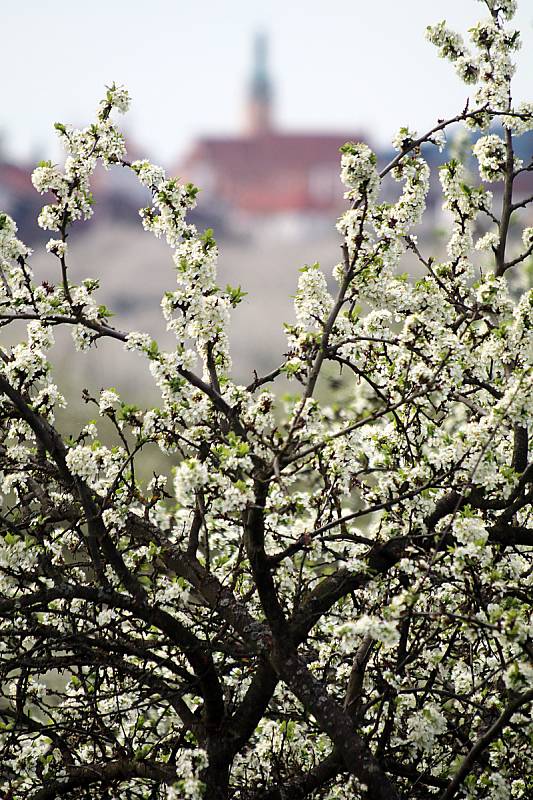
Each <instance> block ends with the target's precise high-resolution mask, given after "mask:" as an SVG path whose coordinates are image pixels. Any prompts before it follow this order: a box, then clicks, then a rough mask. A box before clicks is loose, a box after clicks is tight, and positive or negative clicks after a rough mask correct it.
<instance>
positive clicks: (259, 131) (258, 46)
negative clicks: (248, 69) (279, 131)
mask: <svg viewBox="0 0 533 800" xmlns="http://www.w3.org/2000/svg"><path fill="white" fill-rule="evenodd" d="M267 51H268V41H267V37H266V35H265V34H264V33H257V34H256V35H255V38H254V47H253V70H252V79H251V81H250V87H249V93H248V108H247V112H248V113H247V130H248V133H249V134H250V136H262V135H263V136H264V135H265V134H267V133H269V132H270V131H271V130H272V86H271V83H270V78H269V75H268V66H267Z"/></svg>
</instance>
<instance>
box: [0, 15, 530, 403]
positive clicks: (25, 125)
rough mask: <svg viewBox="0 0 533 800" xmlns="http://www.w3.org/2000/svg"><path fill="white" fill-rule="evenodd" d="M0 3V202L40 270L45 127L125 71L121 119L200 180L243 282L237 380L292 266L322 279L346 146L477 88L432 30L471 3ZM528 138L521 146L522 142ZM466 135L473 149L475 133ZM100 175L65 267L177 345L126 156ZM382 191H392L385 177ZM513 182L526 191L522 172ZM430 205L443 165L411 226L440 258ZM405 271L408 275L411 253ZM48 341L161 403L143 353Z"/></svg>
mask: <svg viewBox="0 0 533 800" xmlns="http://www.w3.org/2000/svg"><path fill="white" fill-rule="evenodd" d="M1 12H2V13H1V25H2V51H1V54H0V63H1V66H2V76H3V81H2V111H1V112H0V209H2V210H5V211H8V213H10V214H11V215H12V216H14V218H15V219H16V220H17V222H18V224H19V229H20V233H21V236H22V238H23V239H24V240H25V241H26V242H27V243H28V244H30V246H32V247H33V248H34V249H35V255H34V257H33V259H32V264H33V267H34V270H35V272H36V278H37V280H39V281H40V280H45V279H46V280H54V279H56V278H57V276H56V274H55V271H56V269H57V261H56V259H55V258H53V257H52V256H49V255H47V254H46V253H45V252H43V251H44V243H45V242H46V241H47V239H48V238H49V235H48V234H47V233H46V232H43V231H40V230H39V229H38V227H37V225H36V217H37V214H38V211H39V208H40V206H41V205H42V202H43V201H42V198H40V196H39V195H38V194H37V193H36V192H35V190H34V189H33V187H32V185H31V181H30V174H31V170H32V168H33V166H34V165H35V163H36V162H37V161H39V160H40V159H52V160H53V161H55V162H60V161H61V160H62V154H61V152H60V151H59V149H58V145H57V142H56V137H55V135H54V130H53V123H54V122H56V121H60V122H64V123H66V122H68V123H72V124H74V125H75V126H84V125H86V124H88V123H89V122H90V121H91V120H92V119H93V116H94V109H95V107H96V105H97V103H98V100H99V99H100V98H101V97H102V96H103V95H104V93H105V85H106V84H110V83H111V82H113V81H116V82H117V83H123V84H125V85H126V86H127V87H128V89H129V90H130V92H131V95H132V98H133V104H132V109H131V111H130V112H129V113H128V115H127V116H126V117H125V118H123V119H122V120H121V124H122V126H123V130H124V131H125V134H126V139H127V143H128V150H129V155H130V157H131V158H132V159H134V158H148V159H149V160H151V161H153V162H155V163H160V164H162V165H163V166H164V167H165V168H166V169H167V170H168V172H169V173H170V174H175V175H179V176H180V177H182V178H183V179H184V180H192V181H193V182H195V183H196V184H197V185H198V186H199V187H200V189H201V193H200V195H199V204H198V209H197V210H196V212H195V215H194V221H195V222H196V223H197V224H198V226H199V227H201V228H202V227H212V228H213V229H214V231H215V235H216V238H217V240H218V243H219V247H220V251H221V258H220V283H221V284H222V285H225V284H226V283H228V282H229V283H231V284H232V285H239V284H240V285H241V286H242V288H243V290H245V291H246V292H248V294H247V296H246V298H245V300H244V302H243V303H242V305H241V306H240V307H239V308H238V309H237V311H236V312H235V314H234V319H233V325H232V339H233V344H234V361H235V377H236V378H237V380H239V381H249V380H251V378H252V371H253V369H257V371H258V372H259V373H262V372H264V371H268V370H269V369H271V368H272V367H274V366H276V365H277V364H278V363H279V362H280V360H281V358H282V354H283V352H284V347H285V338H284V335H283V327H282V323H283V321H291V320H292V308H291V295H293V294H294V292H295V289H296V284H297V279H298V269H299V268H300V267H301V266H302V265H304V264H306V263H313V262H315V261H319V262H320V263H321V265H322V266H323V268H324V270H325V271H326V273H327V274H328V275H329V274H330V273H331V269H332V267H333V266H334V265H335V264H336V263H337V262H338V261H339V260H340V239H339V237H338V235H337V233H336V231H335V222H336V219H337V217H338V216H339V214H340V213H342V210H343V208H344V207H345V204H344V201H343V199H342V194H343V192H342V187H341V184H340V181H339V178H338V173H339V152H338V148H339V146H340V145H341V144H343V143H344V142H345V141H347V140H353V139H355V140H362V141H365V142H367V143H368V144H369V145H370V146H371V147H372V148H373V149H374V150H375V151H376V153H377V154H378V159H379V162H380V164H381V165H383V164H385V163H386V162H387V161H388V160H389V159H390V158H391V157H392V156H393V152H392V151H391V148H390V144H389V143H390V140H391V138H392V136H393V135H394V134H395V133H396V131H397V130H398V129H399V127H401V126H402V125H409V126H410V127H411V128H414V129H416V130H418V131H419V132H420V133H422V132H424V131H425V130H426V129H428V128H430V127H432V126H433V125H434V124H435V123H436V120H437V118H440V117H447V116H453V115H454V114H456V113H458V112H460V111H461V110H462V108H463V107H464V105H465V100H466V97H467V94H468V92H467V89H468V87H465V86H464V84H462V83H461V82H460V81H459V79H458V78H457V77H456V76H455V73H454V70H453V67H452V66H451V65H449V64H448V63H445V62H443V61H441V60H439V59H438V58H437V55H436V52H435V49H434V48H433V47H432V46H431V45H430V44H429V43H427V42H426V40H425V38H424V31H425V28H426V26H427V25H428V24H430V23H434V22H436V21H438V20H440V19H442V18H444V17H445V18H446V20H447V23H448V24H449V25H450V26H451V27H452V28H455V29H457V30H459V31H461V32H463V33H466V31H467V29H468V27H469V26H471V25H472V24H474V23H475V22H476V21H477V19H478V18H480V17H483V16H485V10H484V8H483V6H482V5H481V4H480V3H479V2H475V0H441V1H439V0H435V2H431V3H428V2H427V0H404V2H395V1H394V0H373V2H371V3H366V2H362V0H328V2H327V3H325V2H324V0H306V2H303V0H297V2H292V3H291V2H287V0H285V2H282V0H268V2H266V1H265V0H264V1H263V2H256V0H225V2H223V3H221V2H219V1H218V0H196V2H185V1H184V0H151V3H150V4H147V3H146V2H144V1H141V0H127V1H126V0H107V1H106V2H104V0H92V2H91V3H81V2H73V1H72V0H24V1H23V2H20V3H13V2H6V3H2V4H1ZM532 22H533V8H532V6H531V0H522V2H521V3H520V10H519V13H518V15H517V19H516V23H517V26H518V27H520V29H521V31H522V39H523V47H522V50H521V52H520V54H519V57H518V74H517V77H516V80H515V97H516V100H522V99H528V100H531V99H533V86H532V80H531V78H532V76H533V27H532ZM454 136H455V134H453V133H452V135H451V137H450V140H449V142H448V145H447V147H446V149H445V151H444V152H443V153H438V151H437V150H436V148H428V149H427V151H426V156H427V158H428V159H429V160H430V162H431V163H432V165H433V166H435V167H436V166H437V165H438V163H441V162H442V161H444V160H447V159H448V158H449V157H450V147H451V148H453V147H455V148H457V147H459V144H458V143H457V141H455V143H454ZM519 143H520V144H519V147H520V153H519V154H520V155H521V156H522V157H523V158H529V159H531V157H532V155H533V137H532V136H523V137H521V139H520V140H519ZM461 146H462V148H463V151H464V153H465V157H468V148H469V145H468V143H466V145H465V143H464V142H463V144H462V145H461ZM465 148H466V150H465ZM93 188H94V196H95V201H96V206H95V209H96V210H95V216H94V218H93V220H92V221H90V222H89V223H85V224H78V225H77V226H75V229H74V230H73V234H72V237H71V240H70V253H71V257H70V261H71V264H72V276H71V277H72V280H75V281H79V280H81V279H83V278H84V277H89V276H90V277H96V278H99V279H100V281H101V290H100V296H101V302H102V303H105V304H106V305H108V307H110V308H111V309H112V310H113V311H114V312H115V313H116V317H115V319H114V322H115V324H116V325H118V326H119V327H122V328H124V329H129V330H132V329H134V330H147V331H148V332H150V333H151V334H152V335H155V336H156V337H157V338H158V340H159V341H160V342H161V343H162V344H163V345H165V344H170V342H169V340H168V339H167V338H166V334H165V332H164V326H163V324H162V321H161V316H160V309H159V301H160V298H161V295H162V294H163V292H164V291H165V290H167V289H172V287H173V265H172V260H171V257H170V253H169V251H168V249H167V248H166V246H165V245H163V244H162V243H161V242H159V241H157V240H155V239H154V238H153V237H152V236H151V235H150V234H148V233H145V232H144V231H143V229H142V227H141V224H140V220H139V217H138V209H139V208H140V207H141V206H142V205H145V204H146V202H147V198H146V195H145V194H144V193H143V190H142V189H141V188H140V187H139V186H138V185H137V184H136V182H135V180H134V179H133V178H132V176H131V175H128V174H126V173H124V172H123V171H121V170H119V169H117V170H112V171H110V172H104V171H103V170H101V171H98V172H97V173H96V174H95V177H94V187H93ZM384 191H385V194H387V193H390V196H391V197H392V192H393V191H394V187H393V186H390V185H388V184H386V185H385V187H384ZM519 191H520V192H521V193H523V194H524V195H530V194H533V173H525V175H524V176H523V181H522V183H521V185H520V186H519ZM440 202H441V201H440V191H439V186H438V178H437V170H436V169H434V170H433V182H432V188H431V192H430V196H429V202H428V205H429V211H428V214H427V216H426V218H425V222H424V224H423V225H422V227H421V229H420V231H419V232H418V235H419V242H420V243H421V247H422V249H423V250H424V251H425V252H427V251H428V249H429V247H431V248H432V249H431V252H432V253H433V254H434V255H437V257H438V255H439V253H442V251H443V244H444V242H445V236H444V234H445V229H446V219H445V218H444V217H443V215H442V212H441V209H440ZM405 270H409V271H411V272H415V271H416V265H415V264H414V263H412V261H410V260H409V257H408V256H406V263H405V264H403V265H402V269H401V271H405ZM1 335H2V336H4V335H6V336H8V334H7V333H6V332H5V331H2V332H1ZM59 339H60V341H59V345H60V346H59V349H58V355H57V358H58V361H59V367H60V369H61V372H62V374H63V377H64V379H65V380H67V381H70V382H71V383H72V387H73V390H75V391H78V390H79V387H80V386H82V385H83V386H88V388H89V389H90V390H92V391H97V389H98V388H99V387H102V386H106V385H114V386H118V387H119V388H122V389H127V390H130V391H132V392H134V393H136V395H137V396H138V399H139V400H141V401H143V400H145V399H146V400H150V399H153V398H152V397H150V390H149V384H150V381H149V380H148V378H146V380H145V379H144V373H143V378H142V379H141V377H140V375H139V369H141V367H140V362H139V361H138V360H137V358H136V357H135V356H131V358H130V357H127V358H123V357H120V358H117V345H116V344H115V343H109V345H108V344H106V343H104V345H103V346H99V354H100V355H103V356H104V358H103V359H102V358H100V357H99V358H97V359H95V357H94V354H90V353H89V354H86V355H83V356H81V357H79V356H76V357H74V350H73V347H72V345H71V343H70V341H69V339H68V337H64V339H62V338H61V337H59ZM143 369H144V367H143Z"/></svg>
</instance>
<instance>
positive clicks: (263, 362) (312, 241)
mask: <svg viewBox="0 0 533 800" xmlns="http://www.w3.org/2000/svg"><path fill="white" fill-rule="evenodd" d="M324 125H325V127H326V128H327V121H325V122H324ZM349 140H356V141H365V142H366V143H367V144H369V145H370V146H371V147H372V148H373V149H374V150H375V151H376V152H377V155H378V159H379V163H380V164H386V163H387V162H388V161H389V160H390V159H391V158H392V157H393V156H394V154H395V153H394V151H393V150H392V149H390V150H387V149H383V148H379V147H376V146H375V144H374V143H373V141H372V131H365V130H359V129H358V127H357V110H356V109H354V127H353V129H352V130H345V131H331V132H327V133H324V132H319V133H317V132H313V131H302V132H301V133H294V132H291V133H288V132H285V131H283V130H280V129H279V128H278V126H277V124H276V117H275V87H273V86H272V83H271V80H270V77H269V65H268V42H267V39H266V37H265V36H263V35H258V36H256V38H255V40H254V42H253V48H252V58H251V69H250V75H249V79H248V85H247V86H246V87H244V91H243V123H242V126H241V128H240V130H239V131H238V132H237V133H236V134H235V135H234V136H224V137H219V136H216V135H205V136H200V137H198V139H197V140H196V141H195V142H193V144H192V146H191V147H190V148H189V150H188V151H187V152H186V153H184V154H183V155H182V156H181V157H179V158H177V159H176V162H175V163H173V164H168V165H165V166H167V167H168V172H169V173H170V174H175V175H178V176H180V177H181V178H182V179H184V180H190V181H192V182H194V183H195V184H196V185H198V186H199V187H200V189H201V192H200V195H199V203H198V208H197V209H196V210H195V212H194V213H193V216H192V221H194V222H195V223H196V224H197V225H198V226H199V227H200V228H205V227H211V228H213V229H214V231H215V235H216V238H217V240H218V243H219V248H220V252H221V257H220V282H221V284H222V285H225V284H226V283H230V284H231V285H241V286H242V288H243V290H244V291H246V292H247V293H248V294H247V296H246V298H245V300H244V302H243V303H242V305H241V306H240V307H239V308H238V309H237V310H236V312H235V315H234V320H233V326H232V340H233V352H234V361H235V376H236V378H237V379H238V380H241V381H247V380H249V379H251V377H252V371H253V369H256V370H257V371H258V372H259V373H261V372H263V371H268V370H269V369H271V368H272V367H274V366H276V365H277V364H278V363H279V361H280V360H281V357H282V354H283V352H284V348H285V338H284V334H283V322H284V321H291V319H292V308H291V295H294V292H295V290H296V284H297V280H298V269H299V268H300V267H301V266H303V265H304V264H306V263H314V262H316V261H318V262H320V264H321V265H322V266H323V268H324V269H325V270H326V272H327V273H328V274H330V273H331V269H332V267H333V266H334V265H335V264H336V263H337V262H338V261H339V258H340V239H339V236H338V234H337V233H336V230H335V222H336V219H337V217H338V216H339V215H340V213H342V211H343V209H344V208H345V201H344V200H343V188H342V186H341V183H340V180H339V159H340V156H339V147H340V146H341V145H342V144H343V143H344V142H346V141H349ZM454 146H455V147H456V148H457V147H462V148H463V157H465V158H468V155H469V151H470V150H471V143H468V142H466V144H465V142H464V141H463V142H462V144H461V143H459V145H458V144H457V142H456V143H455V145H454V142H453V137H452V140H451V141H450V143H448V144H447V145H446V147H445V149H444V151H443V152H441V153H439V151H438V149H437V148H436V147H432V146H430V147H428V148H427V149H426V150H425V156H426V158H427V159H428V161H429V162H430V165H431V166H432V176H433V177H432V184H431V190H430V194H429V198H428V213H427V214H426V216H425V219H424V223H423V226H422V227H421V229H420V230H419V231H418V236H419V241H420V242H421V243H422V245H423V246H424V247H425V246H429V245H431V247H432V251H431V252H432V253H433V254H435V251H436V254H437V255H438V254H439V248H440V251H441V252H442V247H443V244H442V243H443V241H444V239H443V231H445V228H446V219H445V217H443V214H442V211H441V202H442V200H441V195H440V186H439V183H438V169H436V167H437V166H438V164H439V163H442V162H444V161H446V160H447V159H448V158H449V157H450V148H453V147H454ZM465 148H466V150H465ZM519 148H520V149H519V152H518V153H517V154H518V156H520V157H522V158H524V159H527V161H528V162H529V161H530V160H531V157H532V155H533V136H527V135H526V136H523V137H521V138H520V139H519ZM128 153H129V157H130V158H131V159H135V158H146V157H148V158H150V160H153V161H155V162H157V154H154V153H145V152H141V151H140V148H139V147H138V146H137V145H136V144H135V141H132V140H130V141H128ZM32 168H33V165H21V164H16V163H12V162H11V161H10V158H9V156H8V154H7V153H2V152H1V151H0V209H2V210H5V211H7V212H8V213H9V214H11V215H12V216H13V217H14V218H15V219H16V221H17V223H18V225H19V230H20V234H21V237H22V238H23V239H24V240H25V241H26V242H27V243H28V244H29V245H30V246H32V247H33V248H34V249H35V255H34V257H33V259H32V264H33V268H34V270H35V272H36V278H37V279H38V280H49V281H50V280H51V281H53V280H54V279H55V278H56V276H55V270H56V269H57V262H56V261H55V259H54V258H53V257H51V256H49V255H47V254H46V253H45V252H44V247H43V246H42V245H44V243H45V242H46V240H47V238H49V237H48V235H47V233H46V232H43V231H41V230H40V229H39V228H38V227H37V223H36V218H37V215H38V212H39V209H40V207H41V205H42V202H43V200H42V198H41V197H40V196H39V195H38V194H37V193H36V192H35V190H34V188H33V186H32V184H31V180H30V175H31V170H32ZM518 189H519V192H520V193H521V194H523V195H524V196H529V195H532V194H533V172H524V173H523V174H522V175H521V176H520V184H519V186H518ZM397 190H398V189H397V185H396V184H394V182H393V181H391V182H390V183H385V185H384V192H385V197H387V196H389V197H390V199H392V198H393V197H394V195H395V192H397ZM93 194H94V197H95V215H94V217H93V219H92V220H91V221H90V222H89V223H84V224H81V225H77V226H76V228H75V230H74V231H73V234H72V236H71V239H70V245H69V246H70V261H71V264H72V280H75V281H78V280H82V279H83V278H84V277H88V276H90V277H95V278H98V279H99V280H100V282H101V297H102V302H104V303H105V304H106V305H107V306H108V307H109V308H110V309H112V310H113V311H114V312H115V313H116V317H115V320H114V321H115V324H117V325H118V326H119V327H123V328H124V329H127V330H146V331H148V332H150V333H151V334H152V335H155V336H156V337H157V338H158V340H159V341H161V342H162V344H163V345H165V344H166V343H168V339H166V334H165V331H164V325H163V322H162V320H161V315H160V312H159V302H160V298H161V296H162V294H163V292H164V291H165V290H168V289H170V288H172V284H173V271H172V261H171V258H170V256H169V252H168V249H167V248H166V246H165V245H164V244H163V243H162V242H160V241H157V240H155V239H154V238H153V237H152V236H151V235H150V234H148V233H146V232H144V231H143V229H142V226H141V225H140V220H139V216H138V209H139V208H140V207H142V206H144V205H146V204H147V202H148V197H147V195H146V193H145V190H144V189H142V187H140V186H139V185H138V184H137V183H136V181H135V179H134V177H133V176H132V175H131V174H129V173H127V172H125V171H122V170H120V169H118V168H117V169H113V170H110V171H108V172H106V171H105V170H103V169H101V170H98V171H97V173H96V174H95V176H94V182H93ZM406 258H407V261H406V263H405V264H404V265H402V271H404V270H408V271H416V264H415V263H414V262H412V261H410V260H409V256H407V257H406ZM102 349H103V350H104V352H105V353H106V358H105V360H104V362H102V360H101V358H98V359H95V358H94V354H92V355H91V354H87V355H84V356H83V357H82V358H74V357H73V356H74V351H73V348H72V345H71V344H70V342H68V343H67V341H66V340H65V342H62V343H61V347H60V348H59V354H60V355H59V361H60V364H59V366H60V368H61V371H62V373H63V374H64V375H66V376H68V377H69V378H70V379H71V380H72V381H73V384H75V385H76V386H79V385H80V384H82V385H89V387H90V388H94V389H95V390H97V388H99V387H101V386H105V385H117V386H121V387H127V388H134V389H136V390H137V391H139V386H140V385H141V384H142V385H143V386H144V385H148V384H149V381H141V382H140V378H139V373H138V370H139V362H138V361H136V360H135V357H134V356H132V360H128V359H117V358H116V344H115V343H111V346H110V347H107V345H106V343H104V344H103V345H102V346H99V353H100V355H101V350H102Z"/></svg>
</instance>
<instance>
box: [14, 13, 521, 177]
mask: <svg viewBox="0 0 533 800" xmlns="http://www.w3.org/2000/svg"><path fill="white" fill-rule="evenodd" d="M0 10H1V14H0V26H1V32H2V45H1V51H0V66H1V75H2V90H1V94H2V105H1V115H0V131H2V132H3V134H4V139H5V144H6V146H7V149H8V150H9V151H10V152H12V153H16V155H17V156H18V157H27V156H32V157H33V156H35V155H36V154H38V155H39V157H45V156H46V157H55V156H57V150H56V149H55V144H54V133H53V130H52V124H53V122H55V121H61V122H72V123H74V124H82V125H83V124H86V123H87V122H89V121H90V120H91V119H92V115H93V110H94V107H95V104H96V102H97V100H98V99H99V98H100V96H101V95H102V91H103V87H104V85H105V84H106V83H110V82H111V81H113V80H114V81H117V82H120V83H125V84H126V85H127V86H128V88H129V89H130V91H131V94H132V97H133V106H132V110H131V111H130V113H129V114H128V117H127V123H126V125H127V128H128V129H129V131H130V132H131V133H132V134H133V135H134V138H135V140H136V141H137V142H139V143H140V144H141V145H142V148H143V154H144V155H146V156H148V157H151V158H152V159H153V160H156V161H157V160H158V159H159V160H161V161H162V162H163V163H166V164H171V163H172V161H173V160H174V159H175V157H176V155H178V154H179V153H180V152H183V150H184V148H186V147H187V145H188V143H190V142H191V140H193V139H194V137H195V136H196V135H198V134H201V133H204V134H205V133H230V132H236V131H238V130H239V129H240V127H241V125H242V118H243V102H244V93H245V86H246V81H247V79H248V75H249V73H250V62H251V47H252V39H253V34H254V32H255V31H257V30H263V31H265V32H266V33H267V34H268V36H269V41H270V53H269V57H270V58H269V60H270V69H271V75H272V79H273V81H274V85H275V92H276V98H275V105H276V118H277V121H278V124H279V126H280V127H283V128H286V129H292V130H295V129H304V130H307V129H315V130H339V131H348V132H350V131H354V132H356V131H359V130H366V131H367V132H368V133H369V134H370V136H371V137H373V138H374V140H377V141H379V142H384V141H386V140H387V139H388V138H390V136H391V135H392V134H393V133H394V132H395V131H396V129H397V128H398V127H399V126H400V125H401V124H407V123H409V124H410V125H412V126H414V127H417V128H419V129H423V128H425V127H426V126H427V125H428V124H431V123H433V121H434V120H435V118H436V117H437V116H444V115H448V114H454V113H456V112H457V111H459V110H460V109H461V108H462V105H463V104H464V100H465V98H466V96H467V87H465V86H464V85H463V84H461V83H460V81H459V79H458V78H456V77H455V74H454V71H453V68H452V67H451V66H450V65H449V64H446V63H444V62H443V61H441V60H439V59H438V58H437V56H436V53H435V51H434V48H433V47H432V46H431V45H430V44H428V43H427V42H426V41H425V38H424V30H425V27H426V25H427V24H428V23H432V22H436V21H438V20H440V19H442V18H443V17H445V18H446V20H447V22H448V24H450V25H451V26H452V27H456V28H457V29H459V30H461V31H463V32H464V31H466V29H467V28H468V26H469V25H471V24H472V23H473V22H475V21H476V19H478V18H479V17H480V16H485V14H484V6H483V5H482V4H481V3H479V2H475V0H296V2H294V1H293V2H291V0H262V1H261V2H259V1H258V0H84V1H83V2H80V1H79V0H18V2H15V1H14V0H0ZM517 23H518V25H519V26H520V28H521V30H522V38H523V48H522V51H521V54H520V57H519V64H520V69H519V75H518V76H517V79H516V88H515V94H516V96H517V97H520V98H521V99H526V98H527V99H533V27H532V23H533V2H532V0H522V2H521V3H520V11H519V14H518V16H517Z"/></svg>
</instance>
